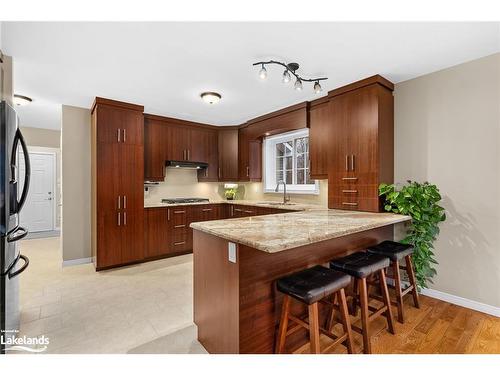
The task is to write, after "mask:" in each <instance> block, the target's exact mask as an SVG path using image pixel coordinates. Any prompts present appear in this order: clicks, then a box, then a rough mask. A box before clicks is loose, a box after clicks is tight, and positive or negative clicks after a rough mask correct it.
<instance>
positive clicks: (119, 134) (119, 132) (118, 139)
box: [117, 128, 121, 142]
mask: <svg viewBox="0 0 500 375" xmlns="http://www.w3.org/2000/svg"><path fill="white" fill-rule="evenodd" d="M117 141H118V142H121V129H120V128H118V136H117Z"/></svg>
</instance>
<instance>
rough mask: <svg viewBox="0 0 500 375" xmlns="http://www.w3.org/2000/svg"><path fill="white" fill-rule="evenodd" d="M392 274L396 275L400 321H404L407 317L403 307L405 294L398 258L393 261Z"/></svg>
mask: <svg viewBox="0 0 500 375" xmlns="http://www.w3.org/2000/svg"><path fill="white" fill-rule="evenodd" d="M392 274H393V277H394V288H395V291H396V303H397V305H398V321H399V322H400V323H404V322H405V318H404V308H403V294H402V292H401V275H400V273H399V261H398V260H395V261H393V262H392Z"/></svg>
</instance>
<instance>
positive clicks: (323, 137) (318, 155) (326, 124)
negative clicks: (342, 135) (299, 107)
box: [309, 102, 332, 179]
mask: <svg viewBox="0 0 500 375" xmlns="http://www.w3.org/2000/svg"><path fill="white" fill-rule="evenodd" d="M331 121H332V117H331V106H330V103H329V102H326V103H322V104H319V105H317V106H314V107H313V108H311V109H310V110H309V162H310V173H311V178H313V179H314V178H316V179H324V178H327V177H328V150H329V149H330V148H331V146H332V144H331V142H332V138H331V136H330V133H329V130H330V128H331V123H332V122H331Z"/></svg>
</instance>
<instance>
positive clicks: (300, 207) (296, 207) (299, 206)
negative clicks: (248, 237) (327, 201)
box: [144, 199, 325, 211]
mask: <svg viewBox="0 0 500 375" xmlns="http://www.w3.org/2000/svg"><path fill="white" fill-rule="evenodd" d="M221 203H227V204H235V205H244V206H256V207H269V208H277V209H282V210H290V211H306V210H319V209H325V207H322V206H319V205H314V204H305V203H295V202H291V203H289V204H276V203H279V202H275V201H248V200H239V199H238V200H232V201H228V200H223V199H221V200H211V201H209V202H195V203H162V202H148V203H144V208H156V207H174V206H196V205H200V204H221Z"/></svg>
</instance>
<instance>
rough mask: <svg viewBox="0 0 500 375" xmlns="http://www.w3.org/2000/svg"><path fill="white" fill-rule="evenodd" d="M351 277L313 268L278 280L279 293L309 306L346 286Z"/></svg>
mask: <svg viewBox="0 0 500 375" xmlns="http://www.w3.org/2000/svg"><path fill="white" fill-rule="evenodd" d="M350 283H351V276H349V275H347V274H345V273H343V272H339V271H334V270H332V269H329V268H326V267H322V266H315V267H312V268H308V269H306V270H304V271H300V272H297V273H294V274H293V275H290V276H286V277H283V278H281V279H279V280H278V282H277V285H276V286H277V288H278V290H279V291H280V292H281V293H285V294H289V295H290V296H292V297H294V298H296V299H298V300H300V301H302V302H304V303H306V304H308V305H310V304H312V303H314V302H317V301H319V300H320V299H322V298H324V297H327V296H329V295H330V294H332V293H334V292H336V291H337V290H339V289H341V288H344V287H346V286H348V285H349V284H350Z"/></svg>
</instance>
